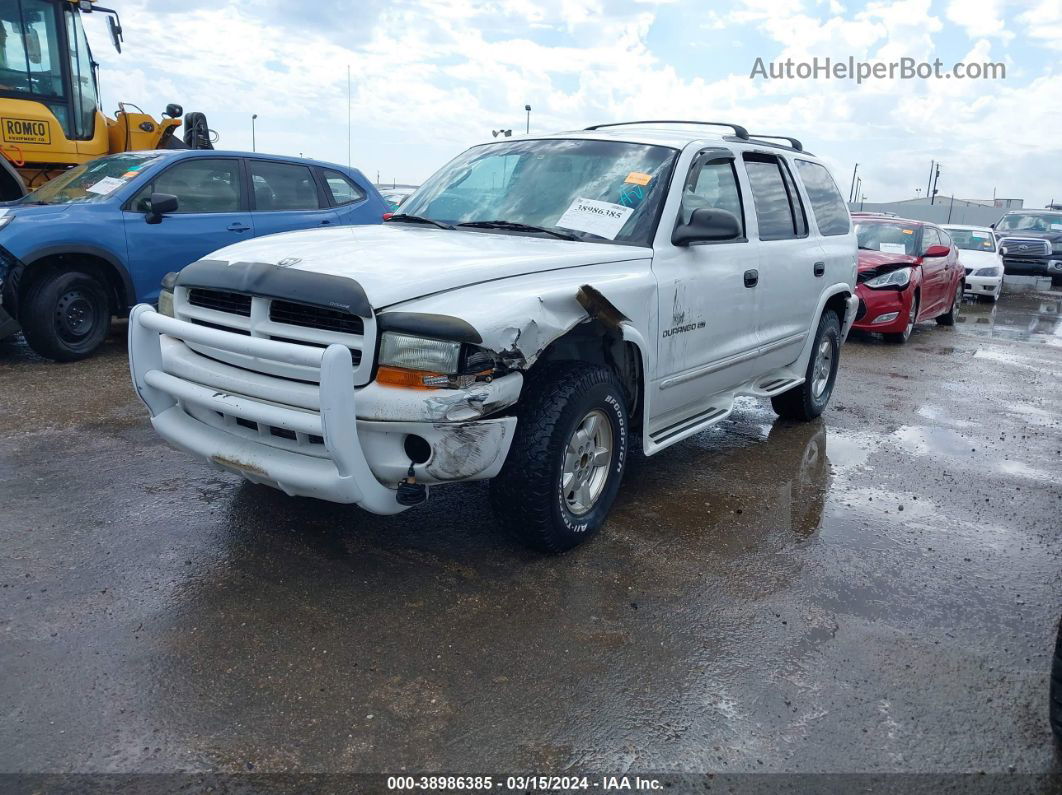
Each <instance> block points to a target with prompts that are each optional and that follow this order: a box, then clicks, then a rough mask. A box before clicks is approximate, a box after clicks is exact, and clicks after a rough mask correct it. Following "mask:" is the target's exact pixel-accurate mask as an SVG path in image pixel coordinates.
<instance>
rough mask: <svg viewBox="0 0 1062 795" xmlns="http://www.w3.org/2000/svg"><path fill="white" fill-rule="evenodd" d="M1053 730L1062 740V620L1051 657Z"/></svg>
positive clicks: (1061, 740)
mask: <svg viewBox="0 0 1062 795" xmlns="http://www.w3.org/2000/svg"><path fill="white" fill-rule="evenodd" d="M1050 700H1051V706H1050V720H1051V731H1053V732H1054V733H1055V738H1056V739H1057V740H1058V741H1059V742H1062V622H1059V625H1058V638H1057V639H1056V640H1055V654H1054V657H1052V658H1051V690H1050Z"/></svg>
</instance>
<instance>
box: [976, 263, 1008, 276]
mask: <svg viewBox="0 0 1062 795" xmlns="http://www.w3.org/2000/svg"><path fill="white" fill-rule="evenodd" d="M973 275H974V276H1002V275H1003V269H1002V268H1001V267H999V266H998V265H993V266H992V267H991V268H978V269H977V270H975V271H974V273H973Z"/></svg>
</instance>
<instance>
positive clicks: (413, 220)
mask: <svg viewBox="0 0 1062 795" xmlns="http://www.w3.org/2000/svg"><path fill="white" fill-rule="evenodd" d="M387 220H388V221H389V222H390V221H404V222H405V223H407V224H431V225H432V226H437V227H439V228H440V229H453V228H454V226H453V224H446V223H443V222H442V221H436V220H435V219H434V218H425V217H424V216H423V215H409V214H408V213H395V214H394V215H392V216H391V217H390V218H388V219H387Z"/></svg>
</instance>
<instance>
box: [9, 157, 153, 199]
mask: <svg viewBox="0 0 1062 795" xmlns="http://www.w3.org/2000/svg"><path fill="white" fill-rule="evenodd" d="M158 159H159V156H158V155H157V154H153V153H146V152H125V153H123V154H120V155H111V156H110V157H101V158H100V159H99V160H93V161H92V162H90V163H85V164H84V165H81V166H78V167H77V168H72V169H70V170H69V171H67V172H66V173H65V174H63V175H62V176H60V177H56V178H55V179H53V180H52V181H51V182H49V183H48V184H47V185H42V186H41V187H39V188H37V190H35V191H33V193H30V194H29V195H27V196H24V197H22V198H21V199H19V203H20V204H75V203H78V204H81V203H88V202H100V201H104V200H105V199H106V198H107V197H108V196H110V195H111V194H112V193H113V192H114V191H116V190H118V188H121V187H122V186H123V185H126V184H127V183H128V182H129V181H131V180H133V179H135V178H136V177H137V176H139V175H140V170H141V169H143V168H147V167H148V166H149V165H151V164H152V163H154V162H155V161H156V160H158Z"/></svg>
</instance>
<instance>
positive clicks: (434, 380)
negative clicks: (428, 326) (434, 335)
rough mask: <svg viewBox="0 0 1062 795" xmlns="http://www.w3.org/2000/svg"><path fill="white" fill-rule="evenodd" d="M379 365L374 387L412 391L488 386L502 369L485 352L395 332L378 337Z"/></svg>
mask: <svg viewBox="0 0 1062 795" xmlns="http://www.w3.org/2000/svg"><path fill="white" fill-rule="evenodd" d="M379 365H380V366H379V367H378V368H377V371H376V382H377V383H379V384H385V385H387V386H403V387H410V388H413V389H447V388H448V389H465V388H467V387H469V386H471V385H472V384H474V383H476V382H477V381H484V382H489V381H490V380H492V378H493V377H494V376H495V375H496V374H497V373H498V370H499V368H500V367H502V365H501V364H500V362H499V361H498V359H497V357H496V355H495V354H493V353H491V352H490V351H488V350H486V349H484V348H479V347H477V346H475V345H469V344H463V343H460V342H447V341H445V340H433V339H428V338H425V337H414V336H412V335H410V334H401V333H398V332H395V331H385V332H384V333H383V334H382V335H381V336H380V362H379ZM503 369H504V368H503Z"/></svg>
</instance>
